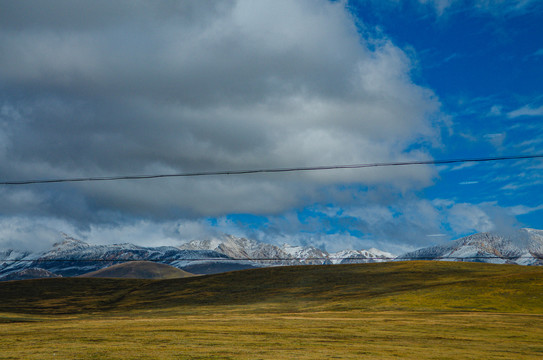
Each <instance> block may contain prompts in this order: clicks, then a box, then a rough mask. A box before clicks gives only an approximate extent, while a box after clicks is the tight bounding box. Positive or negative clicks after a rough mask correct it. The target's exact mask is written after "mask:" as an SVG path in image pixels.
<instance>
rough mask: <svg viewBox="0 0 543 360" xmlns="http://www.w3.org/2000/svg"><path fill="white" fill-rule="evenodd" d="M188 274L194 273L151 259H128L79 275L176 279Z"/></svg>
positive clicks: (188, 275)
mask: <svg viewBox="0 0 543 360" xmlns="http://www.w3.org/2000/svg"><path fill="white" fill-rule="evenodd" d="M190 276H195V275H194V274H191V273H189V272H186V271H183V270H181V269H178V268H176V267H173V266H170V265H166V264H160V263H155V262H152V261H130V262H126V263H122V264H117V265H113V266H110V267H107V268H103V269H100V270H97V271H93V272H90V273H87V274H83V275H81V277H94V278H123V279H178V278H185V277H190Z"/></svg>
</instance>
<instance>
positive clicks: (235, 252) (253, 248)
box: [179, 235, 395, 265]
mask: <svg viewBox="0 0 543 360" xmlns="http://www.w3.org/2000/svg"><path fill="white" fill-rule="evenodd" d="M179 248H180V249H186V250H212V251H216V252H219V253H221V254H224V255H226V256H229V257H231V258H234V259H248V260H249V259H250V260H251V261H253V262H255V263H258V264H261V265H326V264H348V263H361V262H377V261H386V260H391V259H393V258H394V257H395V256H394V255H392V254H390V253H387V252H384V251H380V250H377V249H370V250H345V251H341V252H337V253H332V254H330V253H328V252H326V251H323V250H321V249H318V248H316V247H313V246H293V245H289V244H284V245H282V246H275V245H271V244H266V243H263V242H260V241H256V240H251V239H245V238H238V237H235V236H232V235H225V236H224V237H222V238H215V239H212V240H194V241H191V242H189V243H186V244H183V245H181V246H180V247H179Z"/></svg>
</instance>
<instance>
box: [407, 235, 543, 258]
mask: <svg viewBox="0 0 543 360" xmlns="http://www.w3.org/2000/svg"><path fill="white" fill-rule="evenodd" d="M398 258H399V259H401V260H457V261H475V262H488V263H495V264H519V265H543V231H542V230H535V229H521V230H519V231H518V232H516V233H514V234H511V235H509V236H507V237H505V236H502V235H498V234H492V233H479V234H474V235H470V236H466V237H464V238H461V239H458V240H455V241H451V242H449V243H446V244H443V245H438V246H431V247H428V248H424V249H419V250H417V251H413V252H409V253H406V254H404V255H401V256H399V257H398Z"/></svg>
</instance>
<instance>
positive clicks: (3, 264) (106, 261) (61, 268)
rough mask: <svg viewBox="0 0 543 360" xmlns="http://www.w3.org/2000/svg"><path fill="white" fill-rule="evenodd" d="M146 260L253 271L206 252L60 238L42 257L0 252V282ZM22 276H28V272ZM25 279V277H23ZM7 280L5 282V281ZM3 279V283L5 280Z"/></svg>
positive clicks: (213, 269) (214, 269)
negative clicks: (30, 274) (13, 276)
mask: <svg viewBox="0 0 543 360" xmlns="http://www.w3.org/2000/svg"><path fill="white" fill-rule="evenodd" d="M134 260H147V261H155V262H159V263H164V264H168V265H171V266H175V267H177V268H180V269H183V270H186V271H189V272H190V270H188V269H191V267H197V268H198V267H199V268H202V266H203V265H205V267H204V268H205V269H207V272H208V273H211V272H220V271H224V270H222V268H223V265H222V264H223V263H224V262H228V266H227V267H226V268H227V269H228V270H236V269H243V268H248V267H252V266H250V265H249V264H245V263H241V262H235V261H234V262H231V261H228V260H230V259H229V257H228V256H226V255H224V254H221V253H218V252H215V251H209V250H181V249H178V248H176V247H173V246H161V247H143V246H136V245H133V244H115V245H91V244H88V243H86V242H84V241H81V240H77V239H74V238H72V237H70V236H68V235H65V234H63V238H62V240H61V241H59V242H57V243H55V244H54V245H53V247H52V248H51V249H50V250H48V251H45V252H42V253H31V252H18V251H13V250H6V251H2V252H0V280H2V279H3V278H4V277H7V276H8V275H9V274H15V273H17V272H21V271H23V270H27V269H34V270H35V271H34V273H36V274H38V273H40V271H41V272H42V273H44V274H45V272H44V271H46V272H48V273H51V274H52V275H50V276H53V275H60V276H78V275H81V274H85V273H88V272H91V271H96V270H99V269H102V268H104V267H108V266H111V265H115V264H118V263H120V262H122V261H134ZM24 274H26V275H28V271H27V272H25V273H24ZM26 275H25V276H26ZM6 279H7V278H6ZM6 279H4V280H6Z"/></svg>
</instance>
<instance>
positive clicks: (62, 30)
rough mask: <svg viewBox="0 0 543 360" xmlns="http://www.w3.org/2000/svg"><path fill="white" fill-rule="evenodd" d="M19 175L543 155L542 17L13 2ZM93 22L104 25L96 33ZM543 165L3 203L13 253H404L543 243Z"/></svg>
mask: <svg viewBox="0 0 543 360" xmlns="http://www.w3.org/2000/svg"><path fill="white" fill-rule="evenodd" d="M0 8H1V9H2V10H3V11H0V54H1V55H0V160H2V161H1V165H0V178H2V180H21V179H35V178H39V179H47V178H58V177H80V176H113V175H138V174H156V173H178V172H191V171H214V170H237V169H258V168H276V167H291V166H316V165H334V164H357V163H374V162H387V161H413V160H432V159H436V160H439V159H454V158H466V157H467V158H472V157H494V156H502V155H503V156H506V155H524V154H542V153H543V92H542V90H543V89H542V85H541V79H543V66H542V65H543V36H541V35H542V34H543V3H542V2H541V1H529V0H523V1H521V0H518V1H515V0H511V1H501V0H494V1H492V0H487V1H483V0H481V1H475V0H474V1H462V0H434V1H431V0H426V1H422V0H420V1H417V0H405V1H400V0H398V1H377V0H376V1H372V0H367V1H362V0H361V1H344V2H338V1H335V2H329V1H324V0H323V1H305V0H300V1H243V0H240V1H216V2H197V1H193V2H191V1H186V2H167V1H166V2H162V3H154V2H142V3H132V2H130V1H119V2H115V3H109V2H107V1H96V2H92V3H91V2H85V1H62V0H58V1H43V2H40V3H39V4H37V3H33V2H26V1H21V2H10V1H0ZM83 14H85V15H83ZM542 168H543V163H542V162H541V160H522V161H504V162H493V163H478V164H473V163H465V164H454V165H447V166H412V167H398V168H387V169H357V170H336V171H323V172H319V173H291V174H275V175H263V174H260V175H246V176H227V177H209V178H193V179H168V180H149V181H139V182H138V181H125V182H122V181H119V182H110V183H92V184H90V183H89V184H85V183H81V184H56V185H32V186H28V187H22V186H21V187H17V188H15V187H4V188H1V189H0V199H1V201H2V203H3V204H4V205H3V207H2V209H0V224H1V225H0V228H1V230H0V244H2V245H3V246H4V247H21V248H39V247H47V246H49V245H50V244H51V243H52V242H53V241H54V240H55V239H57V238H58V232H59V231H63V232H67V233H70V234H73V235H74V236H77V237H80V238H82V239H84V240H87V241H89V242H94V243H115V242H134V243H138V244H142V245H161V244H167V245H175V244H179V243H181V242H184V241H188V240H193V239H195V238H205V237H213V236H220V234H222V233H229V234H234V235H237V236H246V237H251V238H256V239H259V240H263V241H267V242H271V243H275V244H281V243H284V242H287V243H291V244H303V245H313V246H319V247H321V248H325V249H327V250H329V251H337V250H340V249H347V248H354V249H361V248H370V247H376V248H379V249H382V250H387V251H391V252H393V253H401V252H403V251H408V250H412V249H415V248H418V247H422V246H427V245H432V244H436V243H442V242H445V241H449V240H452V239H456V238H459V237H461V236H465V235H468V234H471V233H475V232H481V231H498V232H508V231H510V230H511V229H514V228H518V227H532V228H539V229H542V228H543V220H542V219H543V217H542V215H543V196H542V195H541V193H542V191H541V190H543V177H542V175H541V170H542Z"/></svg>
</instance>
